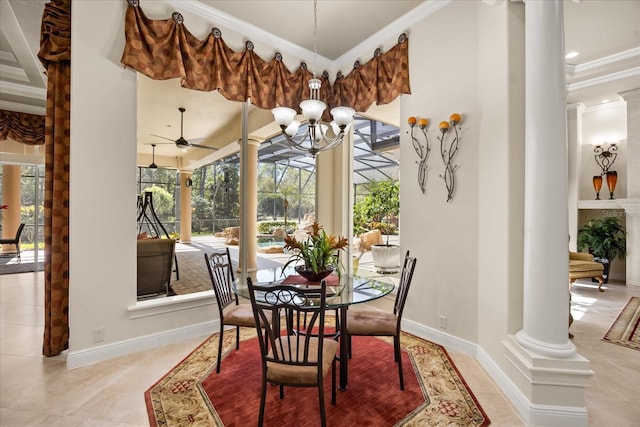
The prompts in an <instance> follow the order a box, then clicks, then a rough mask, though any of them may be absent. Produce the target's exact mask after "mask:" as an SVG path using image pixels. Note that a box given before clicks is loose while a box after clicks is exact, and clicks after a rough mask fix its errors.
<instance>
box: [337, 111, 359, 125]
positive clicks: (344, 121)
mask: <svg viewBox="0 0 640 427" xmlns="http://www.w3.org/2000/svg"><path fill="white" fill-rule="evenodd" d="M355 113H356V111H355V110H354V109H353V108H349V107H335V108H332V109H331V115H332V116H333V120H335V122H336V124H337V125H338V126H342V125H345V126H346V125H348V124H349V123H351V120H353V115H354V114H355Z"/></svg>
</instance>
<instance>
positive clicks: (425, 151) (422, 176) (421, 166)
mask: <svg viewBox="0 0 640 427" xmlns="http://www.w3.org/2000/svg"><path fill="white" fill-rule="evenodd" d="M407 121H408V122H409V126H410V127H411V142H412V143H413V149H414V150H415V151H416V154H417V155H418V157H419V158H420V160H419V161H418V162H416V163H418V185H419V186H420V190H422V193H423V194H424V192H425V187H426V180H427V160H428V159H429V154H430V153H431V146H430V144H429V136H428V135H427V126H428V125H429V120H428V119H425V118H421V119H419V120H418V119H416V118H415V117H413V116H411V117H409V120H407ZM416 123H417V124H418V129H420V131H421V132H422V135H424V140H425V143H424V144H422V143H421V142H420V141H418V138H416V137H415V136H414V135H413V130H414V128H415V126H416Z"/></svg>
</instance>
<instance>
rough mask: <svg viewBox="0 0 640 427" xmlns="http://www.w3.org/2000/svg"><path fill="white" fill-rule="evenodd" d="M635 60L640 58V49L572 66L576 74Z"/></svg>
mask: <svg viewBox="0 0 640 427" xmlns="http://www.w3.org/2000/svg"><path fill="white" fill-rule="evenodd" d="M634 58H640V47H636V48H633V49H629V50H624V51H622V52H618V53H614V54H613V55H609V56H603V57H602V58H598V59H594V60H593V61H589V62H585V63H584V64H578V65H574V66H572V68H573V72H574V73H584V72H587V71H593V70H596V69H598V68H600V67H604V66H606V65H611V64H615V63H617V62H621V61H626V60H628V59H634ZM567 67H568V66H567Z"/></svg>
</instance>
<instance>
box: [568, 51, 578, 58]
mask: <svg viewBox="0 0 640 427" xmlns="http://www.w3.org/2000/svg"><path fill="white" fill-rule="evenodd" d="M578 55H580V52H576V51H575V50H574V51H573V52H569V53H567V54H566V56H565V58H566V59H571V58H575V57H576V56H578Z"/></svg>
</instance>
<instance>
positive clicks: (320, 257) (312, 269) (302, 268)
mask: <svg viewBox="0 0 640 427" xmlns="http://www.w3.org/2000/svg"><path fill="white" fill-rule="evenodd" d="M307 234H308V237H307V239H306V240H304V241H299V240H298V239H296V238H295V237H293V236H287V237H286V238H285V240H284V248H285V249H286V250H290V251H292V255H291V257H290V258H289V260H288V261H287V263H286V264H285V265H284V267H283V270H284V269H285V268H286V267H288V266H289V265H290V264H297V265H296V267H295V270H296V272H297V273H298V274H299V275H301V276H302V277H304V278H305V279H307V280H309V281H311V282H317V281H320V280H322V279H324V278H325V277H327V276H328V275H330V274H331V273H333V272H334V271H336V270H337V271H338V275H340V269H339V265H338V264H339V257H338V251H340V250H343V249H344V248H345V247H347V246H348V244H349V243H348V241H347V239H346V238H345V237H336V236H334V235H332V234H327V233H326V232H325V231H324V230H323V229H322V226H321V225H320V224H318V223H317V222H314V223H313V224H312V225H311V231H309V232H308V233H307Z"/></svg>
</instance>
